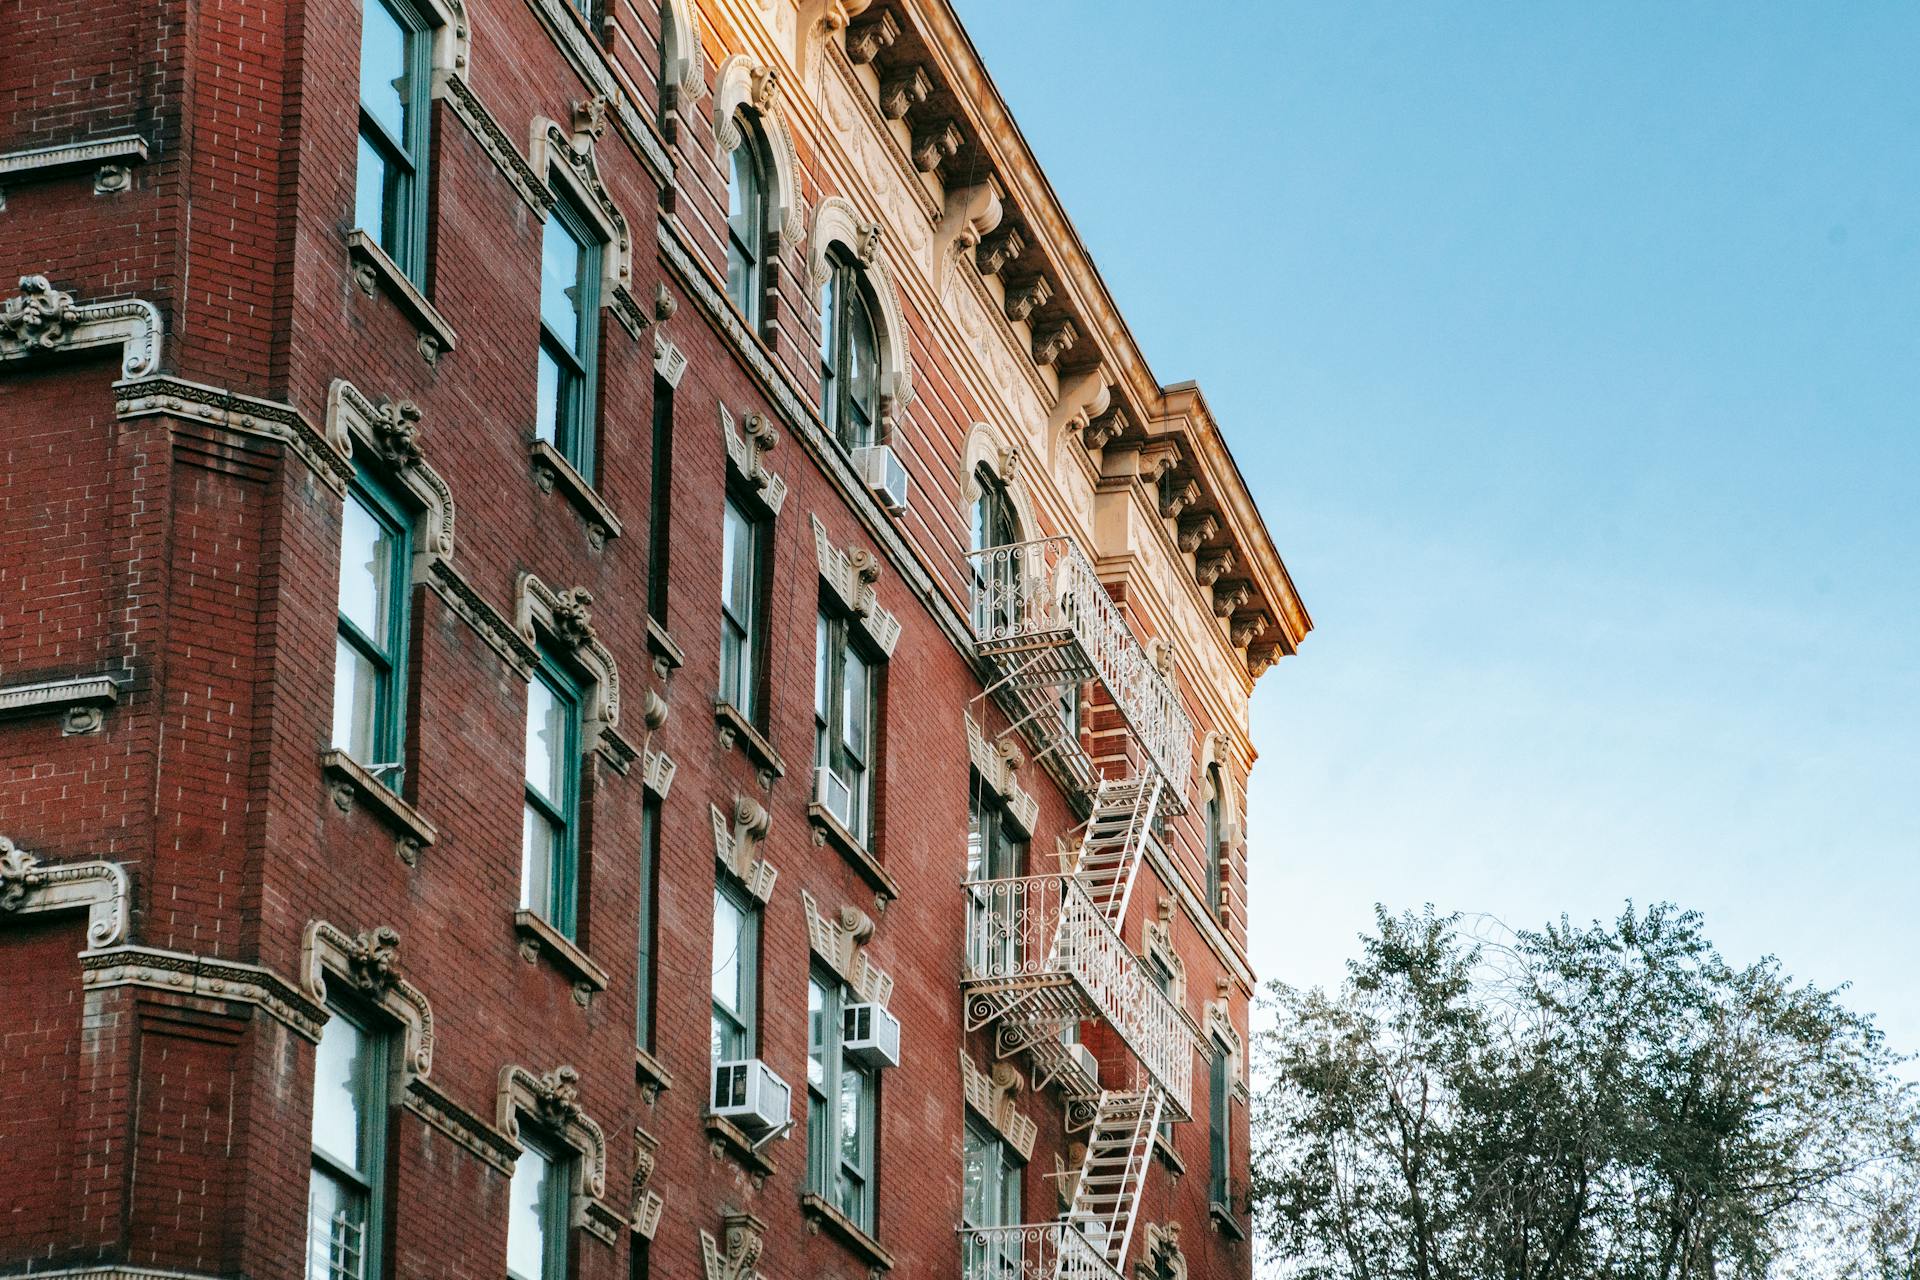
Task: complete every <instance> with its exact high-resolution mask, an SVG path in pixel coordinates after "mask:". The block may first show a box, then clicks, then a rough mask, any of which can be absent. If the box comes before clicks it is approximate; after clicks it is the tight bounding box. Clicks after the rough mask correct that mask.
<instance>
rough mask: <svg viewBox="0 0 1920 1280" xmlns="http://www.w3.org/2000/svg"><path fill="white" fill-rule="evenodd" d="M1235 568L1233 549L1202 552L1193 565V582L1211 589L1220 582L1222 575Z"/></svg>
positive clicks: (1214, 549) (1224, 548) (1225, 548)
mask: <svg viewBox="0 0 1920 1280" xmlns="http://www.w3.org/2000/svg"><path fill="white" fill-rule="evenodd" d="M1231 568H1233V548H1232V547H1215V548H1213V549H1212V550H1209V551H1202V552H1201V553H1200V557H1199V559H1197V560H1195V561H1194V564H1193V580H1194V581H1195V582H1198V583H1199V584H1200V585H1201V586H1203V587H1210V586H1212V585H1213V584H1214V583H1215V582H1216V581H1218V580H1219V578H1220V575H1221V574H1223V573H1225V572H1227V571H1228V570H1229V569H1231Z"/></svg>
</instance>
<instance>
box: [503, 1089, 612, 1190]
mask: <svg viewBox="0 0 1920 1280" xmlns="http://www.w3.org/2000/svg"><path fill="white" fill-rule="evenodd" d="M522 1117H531V1118H532V1119H533V1121H534V1122H535V1123H536V1124H539V1125H541V1126H542V1127H544V1128H545V1129H546V1130H547V1131H548V1132H549V1133H550V1134H552V1135H553V1136H554V1137H555V1138H558V1139H559V1140H560V1141H561V1142H564V1143H565V1144H566V1145H567V1146H569V1147H572V1148H573V1149H574V1151H576V1152H578V1153H579V1155H580V1160H579V1162H578V1166H579V1176H578V1178H577V1180H576V1183H575V1186H574V1195H575V1197H576V1206H575V1212H574V1214H573V1220H574V1221H575V1222H579V1221H581V1218H582V1216H583V1214H582V1209H583V1208H584V1206H581V1205H580V1204H579V1203H578V1199H579V1198H580V1197H586V1198H592V1199H597V1198H598V1197H600V1196H602V1195H604V1194H606V1189H607V1139H606V1134H605V1132H604V1131H603V1130H602V1129H601V1128H600V1126H599V1125H598V1124H597V1123H595V1122H594V1120H593V1118H592V1117H591V1116H589V1115H588V1114H587V1113H586V1110H585V1108H583V1107H582V1106H581V1105H580V1073H579V1072H578V1071H575V1070H574V1069H573V1068H572V1067H570V1066H558V1067H555V1068H554V1069H553V1070H551V1071H548V1072H546V1073H544V1074H542V1075H535V1074H534V1073H533V1072H531V1071H529V1070H527V1068H525V1067H522V1066H512V1065H510V1066H507V1067H504V1068H502V1069H501V1072H500V1089H499V1094H498V1097H497V1099H496V1102H495V1117H494V1122H495V1124H496V1126H497V1127H498V1128H499V1129H500V1131H501V1132H502V1133H504V1134H506V1135H507V1137H509V1138H511V1139H512V1140H513V1141H514V1142H515V1143H516V1144H520V1143H521V1142H522V1139H521V1137H520V1122H521V1119H522Z"/></svg>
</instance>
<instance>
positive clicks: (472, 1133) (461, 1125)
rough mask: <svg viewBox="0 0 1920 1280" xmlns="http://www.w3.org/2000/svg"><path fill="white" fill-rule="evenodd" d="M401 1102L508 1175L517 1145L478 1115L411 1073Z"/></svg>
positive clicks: (509, 1175)
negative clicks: (411, 1075) (411, 1077)
mask: <svg viewBox="0 0 1920 1280" xmlns="http://www.w3.org/2000/svg"><path fill="white" fill-rule="evenodd" d="M401 1105H402V1106H404V1107H405V1108H406V1109H407V1110H409V1111H411V1112H413V1113H414V1114H415V1115H417V1116H419V1117H420V1118H421V1119H422V1120H424V1121H426V1122H427V1124H429V1125H431V1126H432V1127H433V1128H435V1129H437V1130H439V1131H440V1132H441V1133H442V1134H444V1135H446V1136H447V1137H448V1138H449V1139H451V1140H452V1141H453V1142H454V1144H455V1145H457V1146H459V1147H460V1148H461V1149H462V1150H465V1151H467V1152H468V1153H470V1154H472V1155H474V1156H476V1157H477V1158H479V1159H480V1160H483V1161H485V1162H486V1163H487V1164H488V1165H489V1166H491V1167H492V1168H493V1169H494V1171H495V1172H497V1173H499V1174H501V1175H502V1176H506V1177H511V1176H512V1174H513V1162H514V1160H515V1159H516V1158H517V1157H518V1156H519V1154H520V1149H519V1147H518V1146H517V1145H515V1143H514V1142H513V1141H512V1140H511V1139H509V1138H508V1137H507V1135H506V1134H504V1133H501V1132H500V1131H499V1130H498V1129H495V1128H494V1127H493V1126H492V1125H490V1124H488V1123H487V1122H486V1121H485V1120H482V1119H481V1118H480V1117H479V1116H477V1115H475V1114H473V1112H471V1111H468V1110H467V1109H466V1108H465V1107H463V1106H461V1105H460V1104H459V1103H457V1102H455V1101H454V1100H453V1099H451V1098H449V1097H448V1096H447V1095H446V1094H444V1093H442V1092H440V1090H439V1089H437V1088H435V1087H434V1086H433V1085H431V1084H429V1083H428V1082H427V1081H425V1080H422V1079H420V1078H419V1077H418V1076H415V1077H414V1078H413V1079H412V1080H411V1081H409V1082H408V1084H407V1088H406V1092H405V1094H404V1096H403V1097H402V1099H401Z"/></svg>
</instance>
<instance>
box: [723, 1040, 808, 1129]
mask: <svg viewBox="0 0 1920 1280" xmlns="http://www.w3.org/2000/svg"><path fill="white" fill-rule="evenodd" d="M707 1110H708V1111H709V1112H710V1113H711V1114H713V1115H716V1116H725V1117H726V1118H727V1119H729V1120H731V1121H733V1122H734V1123H735V1124H737V1125H739V1126H740V1127H741V1128H742V1129H745V1130H747V1131H748V1132H749V1133H753V1134H762V1133H769V1132H772V1131H773V1130H775V1129H781V1128H784V1127H786V1125H787V1123H788V1121H790V1120H791V1119H792V1117H793V1090H792V1089H790V1088H789V1087H788V1086H787V1082H786V1081H785V1080H782V1079H781V1078H780V1077H779V1076H777V1075H775V1074H774V1073H773V1068H771V1067H769V1066H768V1065H767V1064H766V1063H764V1062H762V1061H760V1059H758V1058H739V1059H735V1060H734V1061H731V1062H716V1063H714V1064H713V1096H712V1098H711V1100H710V1105H709V1106H708V1108H707Z"/></svg>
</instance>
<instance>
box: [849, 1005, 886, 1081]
mask: <svg viewBox="0 0 1920 1280" xmlns="http://www.w3.org/2000/svg"><path fill="white" fill-rule="evenodd" d="M840 1024H841V1035H840V1050H841V1052H842V1053H844V1054H846V1056H847V1057H849V1058H851V1059H853V1060H854V1061H855V1062H857V1063H859V1064H860V1065H861V1066H863V1067H897V1066H899V1065H900V1019H898V1018H896V1017H894V1016H893V1015H892V1014H890V1013H888V1012H887V1011H886V1010H885V1009H883V1008H881V1007H880V1006H879V1005H877V1004H850V1005H848V1006H847V1007H846V1008H845V1009H842V1010H841V1011H840Z"/></svg>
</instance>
